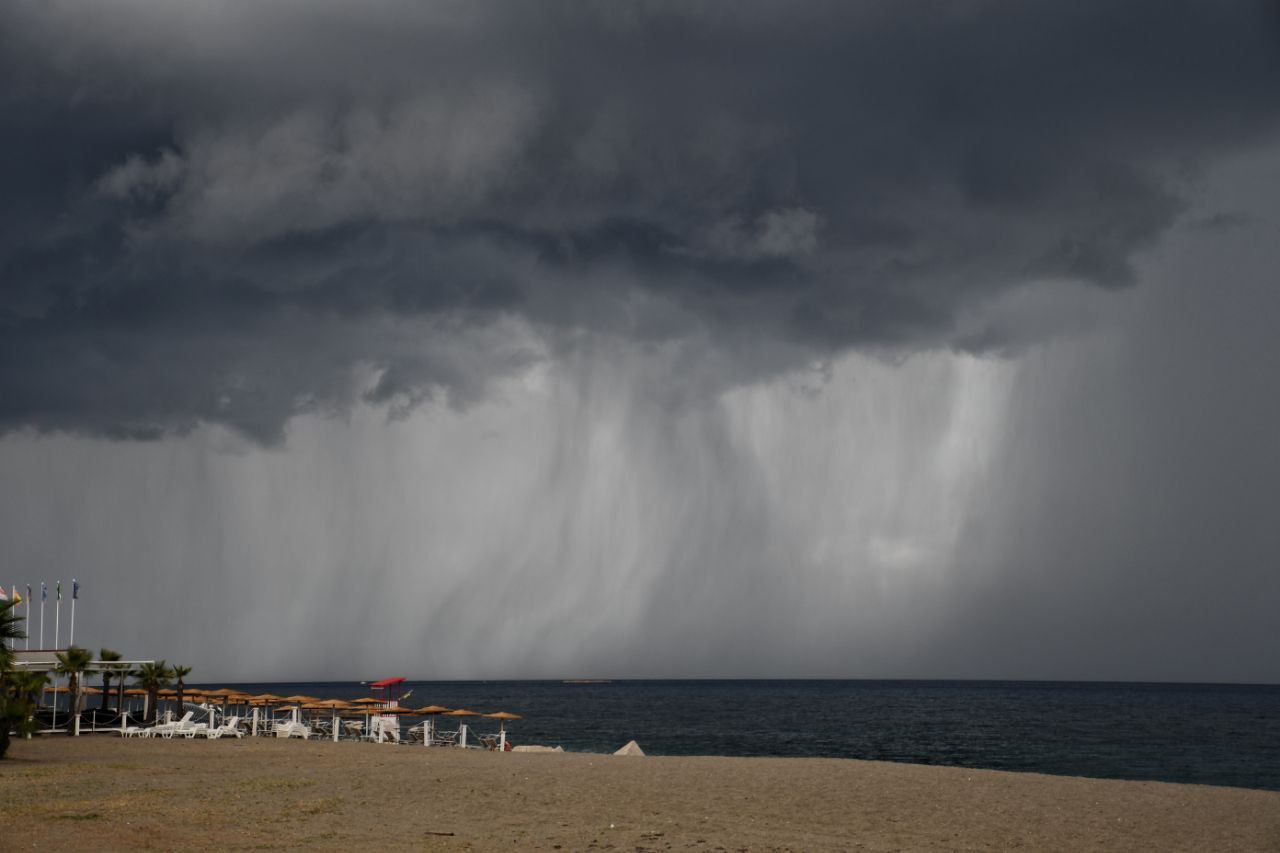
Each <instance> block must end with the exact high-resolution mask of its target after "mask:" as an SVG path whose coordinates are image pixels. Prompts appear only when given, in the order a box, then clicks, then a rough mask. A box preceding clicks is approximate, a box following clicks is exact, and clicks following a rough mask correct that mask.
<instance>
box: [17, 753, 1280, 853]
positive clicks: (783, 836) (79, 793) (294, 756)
mask: <svg viewBox="0 0 1280 853" xmlns="http://www.w3.org/2000/svg"><path fill="white" fill-rule="evenodd" d="M0 801H3V802H5V803H7V804H8V805H7V807H6V819H7V820H10V821H12V822H13V825H15V826H24V825H26V826H32V827H46V828H47V827H48V826H50V825H56V826H57V832H58V836H57V837H58V840H59V844H60V846H65V847H92V846H98V847H104V848H115V847H145V846H155V847H159V848H164V849H208V848H211V847H218V848H233V849H249V848H262V847H264V846H265V847H268V848H277V849H288V848H298V847H305V848H326V847H345V846H350V845H352V844H358V843H367V841H368V838H369V837H370V835H377V836H378V843H379V844H380V845H384V842H385V844H386V845H389V846H390V847H391V848H393V849H405V848H413V849H422V848H423V847H424V846H425V847H427V848H429V849H464V848H465V849H473V850H475V849H479V850H487V849H512V848H513V847H516V848H520V849H568V850H579V849H589V848H597V849H608V848H616V849H626V850H665V849H703V850H714V849H716V848H717V847H720V848H724V849H729V850H739V849H743V848H746V849H751V850H757V849H787V848H791V849H803V850H819V849H821V850H826V849H832V850H834V849H851V848H856V847H860V848H862V849H869V850H889V849H903V848H907V849H957V848H960V849H1007V848H1010V847H1015V846H1022V847H1026V848H1028V849H1038V850H1039V849H1046V850H1067V849H1081V848H1086V849H1099V848H1102V849H1160V850H1197V849H1238V850H1274V849H1277V848H1280V792H1272V791H1260V790H1254V789H1246V788H1230V787H1220V786H1210V785H1200V784H1180V783H1171V782H1146V781H1126V780H1110V779H1093V778H1087V777H1075V776H1047V775H1044V774H1039V773H1026V772H1010V771H1000V770H972V769H969V768H962V767H945V766H938V765H921V764H905V763H895V762H873V761H862V760H858V759H849V758H788V757H724V756H647V757H642V758H641V757H621V756H612V755H603V754H598V753H572V752H566V753H556V754H539V753H527V754H526V753H505V754H498V753H488V752H480V751H474V750H451V749H426V748H421V749H419V750H416V751H415V750H414V749H412V748H395V747H390V746H388V747H386V748H380V747H378V746H376V745H369V744H354V743H339V744H333V743H327V742H326V743H324V744H319V743H309V742H302V741H296V740H295V741H276V740H270V739H260V740H255V741H251V740H247V739H246V740H245V741H225V740H220V741H200V740H192V741H188V740H171V741H165V740H152V741H145V740H123V739H120V738H115V737H104V738H97V737H95V738H78V739H76V738H48V739H44V740H32V741H15V743H14V745H13V748H12V749H11V751H10V758H9V759H6V760H5V761H3V762H0ZM51 821H52V822H54V823H53V824H50V823H49V822H51ZM433 833H434V834H433ZM439 833H451V834H448V835H445V834H439ZM31 842H32V843H33V844H35V843H39V842H38V839H36V838H34V837H33V838H32V839H31ZM557 845H559V848H557ZM384 846H385V845H384ZM0 848H2V849H5V850H9V849H32V848H31V847H30V846H27V845H26V843H25V841H24V840H21V839H17V838H15V837H14V836H12V835H10V834H8V833H6V835H5V837H4V838H3V839H2V840H0Z"/></svg>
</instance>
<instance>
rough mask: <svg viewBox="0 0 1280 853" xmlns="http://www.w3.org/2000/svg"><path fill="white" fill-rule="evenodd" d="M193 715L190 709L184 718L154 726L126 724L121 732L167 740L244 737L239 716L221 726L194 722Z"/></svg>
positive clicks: (125, 735)
mask: <svg viewBox="0 0 1280 853" xmlns="http://www.w3.org/2000/svg"><path fill="white" fill-rule="evenodd" d="M193 716H195V712H193V711H188V712H187V713H186V714H184V715H183V717H182V719H180V720H174V721H173V722H170V723H157V724H156V725H154V726H126V727H125V728H124V729H123V730H122V731H121V732H120V734H121V736H122V737H141V738H152V737H159V738H165V739H166V740H168V739H172V738H175V737H185V738H198V737H203V738H208V739H209V740H217V739H218V738H221V737H236V738H241V737H244V732H243V731H241V729H240V718H239V717H229V718H227V721H226V722H225V723H223V724H222V725H220V726H210V725H209V724H208V723H195V722H192V721H191V718H192V717H193Z"/></svg>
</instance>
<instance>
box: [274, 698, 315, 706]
mask: <svg viewBox="0 0 1280 853" xmlns="http://www.w3.org/2000/svg"><path fill="white" fill-rule="evenodd" d="M282 701H284V702H298V703H300V704H304V705H305V704H306V703H307V702H319V701H320V700H319V699H318V698H317V697H315V696H286V697H284V699H283V700H282Z"/></svg>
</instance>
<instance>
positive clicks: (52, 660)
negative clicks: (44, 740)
mask: <svg viewBox="0 0 1280 853" xmlns="http://www.w3.org/2000/svg"><path fill="white" fill-rule="evenodd" d="M62 651H66V650H65V649H14V650H13V668H14V669H15V670H17V671H18V672H47V673H50V674H51V675H52V676H53V685H52V686H53V689H52V690H49V691H47V692H49V693H51V694H52V695H53V700H52V707H53V725H52V728H51V729H50V731H53V730H57V720H58V696H60V695H63V693H64V690H65V688H64V690H59V689H58V676H57V668H58V653H59V652H62ZM154 662H155V661H149V660H114V661H103V660H92V661H89V665H88V666H86V667H85V668H84V672H83V673H81V679H82V680H83V681H82V683H84V684H85V688H84V690H82V693H83V695H86V696H89V695H93V693H91V692H90V688H89V685H88V684H87V679H88V677H89V676H90V675H101V674H102V673H104V672H109V673H111V674H112V675H113V676H118V675H120V674H121V673H126V672H130V671H131V670H134V669H136V668H137V667H140V666H142V665H143V664H147V663H154ZM67 692H69V691H67ZM144 713H145V711H144ZM68 717H74V719H73V720H71V725H72V727H73V728H74V733H75V734H76V735H79V734H80V717H79V716H77V715H72V714H71V713H70V709H68ZM126 717H127V713H125V712H124V711H123V709H121V726H122V728H123V725H124V720H125V719H126Z"/></svg>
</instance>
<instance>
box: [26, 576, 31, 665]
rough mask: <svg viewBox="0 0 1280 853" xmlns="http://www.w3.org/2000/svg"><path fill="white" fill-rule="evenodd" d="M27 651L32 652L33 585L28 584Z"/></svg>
mask: <svg viewBox="0 0 1280 853" xmlns="http://www.w3.org/2000/svg"><path fill="white" fill-rule="evenodd" d="M27 651H31V584H27Z"/></svg>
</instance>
